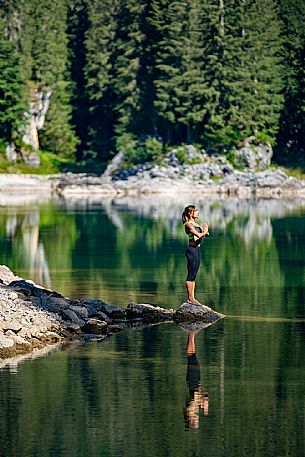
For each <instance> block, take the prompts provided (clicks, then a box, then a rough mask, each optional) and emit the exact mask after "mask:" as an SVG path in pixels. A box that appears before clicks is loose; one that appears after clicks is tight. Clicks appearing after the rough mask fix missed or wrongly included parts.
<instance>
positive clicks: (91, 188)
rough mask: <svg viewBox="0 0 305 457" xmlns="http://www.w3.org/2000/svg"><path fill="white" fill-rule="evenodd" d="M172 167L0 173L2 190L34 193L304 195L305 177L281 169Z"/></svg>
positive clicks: (0, 189)
mask: <svg viewBox="0 0 305 457" xmlns="http://www.w3.org/2000/svg"><path fill="white" fill-rule="evenodd" d="M171 173H172V170H171V169H166V168H163V167H160V166H158V165H156V166H153V167H151V165H150V164H143V165H141V166H139V167H138V172H137V174H130V175H128V176H126V178H123V177H121V175H119V176H120V177H118V176H116V177H105V176H103V175H102V176H97V175H92V174H85V173H80V174H74V173H66V174H64V173H63V174H56V175H19V174H18V175H17V174H11V175H7V174H0V194H1V193H7V192H9V193H11V194H13V193H18V192H19V193H20V192H22V193H29V194H30V193H34V192H37V191H39V192H40V194H41V195H43V194H44V195H50V194H56V195H62V196H67V197H68V196H70V195H93V194H96V195H103V196H120V195H140V194H167V195H176V194H184V193H188V194H191V193H199V194H202V195H219V196H226V195H228V196H241V197H251V196H257V197H281V196H287V197H293V196H305V180H299V179H296V178H293V177H291V176H288V175H287V174H286V173H285V172H284V171H282V170H280V169H275V170H273V169H268V170H265V171H260V172H254V171H237V170H234V171H233V172H232V173H230V174H225V175H224V176H223V177H215V178H214V177H213V176H212V177H208V178H205V177H204V176H205V173H211V171H209V170H208V171H207V170H206V167H204V166H200V165H199V164H198V165H185V166H183V174H180V173H182V171H180V172H179V173H177V176H176V177H175V176H174V175H171Z"/></svg>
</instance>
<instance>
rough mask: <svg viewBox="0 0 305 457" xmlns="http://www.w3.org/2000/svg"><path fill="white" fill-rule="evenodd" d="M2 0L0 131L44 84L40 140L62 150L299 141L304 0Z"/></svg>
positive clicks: (294, 144) (90, 154)
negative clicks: (47, 96) (47, 100)
mask: <svg viewBox="0 0 305 457" xmlns="http://www.w3.org/2000/svg"><path fill="white" fill-rule="evenodd" d="M0 5H1V10H2V12H3V18H4V19H5V22H3V23H1V26H0V28H1V31H2V30H3V33H1V44H0V48H1V56H0V60H1V62H0V65H1V69H2V73H3V75H2V77H1V81H0V87H1V89H0V90H1V104H2V106H3V107H4V109H3V110H2V111H3V112H2V113H1V116H2V117H1V123H2V127H1V129H2V130H1V132H0V136H1V138H2V139H6V140H7V141H10V140H11V138H12V136H13V132H15V133H16V132H17V130H18V125H19V124H20V121H21V123H22V120H23V119H22V111H23V110H25V108H22V101H24V102H26V105H27V106H29V103H30V101H31V100H32V99H33V94H34V93H35V91H40V92H44V93H46V92H47V91H51V92H52V95H51V99H50V108H49V110H48V112H47V116H46V122H45V125H44V127H43V130H41V131H40V132H39V142H40V146H41V148H42V149H44V150H48V151H51V152H53V153H56V154H58V155H59V156H61V157H70V158H76V159H77V160H101V161H106V160H108V159H109V158H110V157H111V156H112V155H113V153H114V152H115V150H118V149H119V148H121V145H122V144H123V143H124V144H125V143H128V144H129V143H130V144H132V143H133V142H134V141H135V142H136V144H137V147H136V148H135V150H136V151H137V153H135V154H134V158H133V160H134V161H143V160H144V158H145V157H147V158H149V157H152V156H154V155H155V154H154V153H152V154H151V153H150V152H149V151H146V150H145V148H146V147H148V146H147V145H146V141H148V143H147V144H150V143H149V141H151V139H152V138H154V139H155V140H156V141H157V143H158V144H161V146H162V147H163V144H169V145H171V144H179V143H191V142H196V143H200V144H201V145H202V146H203V147H205V148H206V149H208V150H214V149H216V150H218V149H219V150H223V149H227V150H230V149H231V148H232V147H236V146H239V145H241V144H242V143H243V142H244V141H245V140H246V139H247V138H249V137H251V141H252V142H255V141H257V142H259V141H263V142H268V141H270V142H272V143H275V142H276V140H277V142H278V148H288V147H289V148H290V149H291V150H305V139H304V135H303V131H304V128H305V125H304V122H305V121H304V111H305V83H304V78H305V74H304V73H305V70H304V68H305V67H304V59H305V31H304V30H305V29H304V27H303V22H302V19H303V17H304V12H305V0H301V2H298V3H297V4H296V3H295V2H292V0H280V1H279V2H277V1H276V0H236V1H235V0H143V1H141V2H138V1H136V0H122V1H121V0H113V1H110V0H11V1H8V0H0ZM283 62H284V63H283ZM5 94H6V95H5ZM279 129H280V130H279ZM21 135H22V134H21V131H20V132H19V136H21ZM126 138H127V139H128V138H129V139H131V141H129V140H128V141H127V140H126ZM126 147H127V149H128V148H129V147H128V146H126ZM162 147H161V149H162ZM148 149H149V147H148ZM144 150H145V151H144ZM127 155H128V154H127ZM157 155H158V154H157Z"/></svg>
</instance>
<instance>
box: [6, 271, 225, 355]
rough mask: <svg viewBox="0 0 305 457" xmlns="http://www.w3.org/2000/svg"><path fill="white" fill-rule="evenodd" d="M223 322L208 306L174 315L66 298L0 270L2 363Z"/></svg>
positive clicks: (170, 311)
mask: <svg viewBox="0 0 305 457" xmlns="http://www.w3.org/2000/svg"><path fill="white" fill-rule="evenodd" d="M222 317H224V316H223V315H222V314H220V313H217V312H216V311H214V310H212V309H211V308H209V307H207V306H201V307H198V306H194V305H189V304H187V303H184V304H183V305H181V307H180V308H179V309H178V310H173V309H164V308H160V307H156V306H152V305H149V304H137V303H130V304H129V305H128V306H127V307H126V308H122V307H119V306H113V305H108V304H107V303H105V302H103V301H102V300H97V299H94V298H88V299H84V300H75V299H69V298H66V297H64V296H62V295H61V294H59V293H58V292H55V291H52V290H48V289H45V288H43V287H41V286H38V285H36V284H35V283H33V281H29V280H28V281H27V280H24V279H22V278H19V277H18V276H15V275H14V273H13V272H12V271H11V270H10V269H9V268H8V267H6V266H4V265H2V266H0V359H6V358H11V357H16V356H18V355H21V354H28V353H33V352H35V351H41V350H45V349H46V348H49V347H50V348H51V347H53V346H54V345H55V346H61V345H63V344H66V343H69V342H73V341H86V340H90V339H98V340H103V339H105V338H107V337H109V336H111V335H112V334H113V333H116V332H118V331H121V330H123V329H124V328H125V327H126V325H141V326H143V325H155V324H158V323H162V322H163V323H164V322H171V323H172V322H175V323H177V324H183V325H184V326H187V325H194V323H195V324H196V323H197V325H198V324H199V325H206V324H209V323H212V322H214V321H216V320H218V319H221V318H222Z"/></svg>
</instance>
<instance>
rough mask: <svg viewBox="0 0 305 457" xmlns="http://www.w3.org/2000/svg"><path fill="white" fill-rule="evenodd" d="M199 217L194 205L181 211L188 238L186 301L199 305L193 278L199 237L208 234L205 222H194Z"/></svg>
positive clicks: (198, 264)
mask: <svg viewBox="0 0 305 457" xmlns="http://www.w3.org/2000/svg"><path fill="white" fill-rule="evenodd" d="M198 217H199V212H198V209H196V207H195V206H194V205H188V206H187V207H186V208H185V209H184V211H183V213H182V222H183V224H184V230H185V233H186V234H187V236H188V238H189V245H188V248H187V249H186V251H185V256H186V259H187V278H186V282H185V284H186V290H187V302H188V303H191V304H192V305H199V306H200V305H201V303H200V302H199V301H198V300H196V298H195V279H196V275H197V272H198V269H199V266H200V242H201V238H203V237H204V236H206V235H208V233H209V227H208V224H207V223H206V222H205V223H204V224H203V226H202V227H200V226H199V225H198V224H196V219H198Z"/></svg>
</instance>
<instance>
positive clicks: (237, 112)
mask: <svg viewBox="0 0 305 457" xmlns="http://www.w3.org/2000/svg"><path fill="white" fill-rule="evenodd" d="M220 4H221V3H220ZM222 8H223V11H221V10H220V11H219V15H220V28H219V29H218V35H217V28H216V27H215V28H214V36H213V37H212V40H213V41H214V46H211V49H212V53H211V54H210V56H208V57H209V59H212V62H216V63H217V65H214V63H213V64H212V67H211V69H210V71H209V74H210V75H212V80H213V81H214V84H215V82H218V84H217V85H216V95H217V98H216V100H215V102H216V103H215V102H214V109H213V110H209V111H208V117H207V123H206V126H205V127H206V129H205V132H204V134H205V135H206V138H207V141H208V143H209V140H210V141H211V144H212V145H215V146H217V147H220V148H221V147H223V145H227V146H233V145H238V144H240V143H241V142H242V141H243V140H245V139H246V138H248V137H255V138H257V135H259V134H263V135H264V136H265V137H267V138H268V139H269V141H273V140H274V138H275V135H276V133H277V129H278V118H279V113H280V110H281V107H282V95H281V91H282V76H283V69H282V65H281V52H280V50H281V39H280V32H281V28H280V22H279V20H278V16H277V8H276V4H275V2H274V0H268V1H262V0H256V1H255V2H253V1H248V0H240V1H234V2H230V1H228V2H224V3H223V4H222ZM221 15H223V18H222V19H221ZM214 20H215V19H214ZM215 31H216V33H215ZM215 51H216V53H215ZM207 55H208V53H207ZM214 71H215V75H213V72H214Z"/></svg>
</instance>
